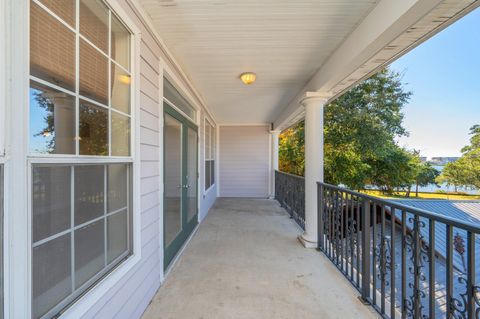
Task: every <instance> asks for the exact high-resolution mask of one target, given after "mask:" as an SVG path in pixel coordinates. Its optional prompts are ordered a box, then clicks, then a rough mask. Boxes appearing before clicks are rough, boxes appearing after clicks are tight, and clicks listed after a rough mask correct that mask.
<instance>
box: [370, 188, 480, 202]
mask: <svg viewBox="0 0 480 319" xmlns="http://www.w3.org/2000/svg"><path fill="white" fill-rule="evenodd" d="M361 192H362V193H365V194H368V195H372V196H376V197H381V198H407V197H405V192H394V193H393V194H392V195H389V194H384V193H382V192H381V191H378V190H362V191H361ZM408 198H409V199H448V200H480V195H469V194H464V193H421V192H419V193H418V197H415V192H411V193H410V197H408Z"/></svg>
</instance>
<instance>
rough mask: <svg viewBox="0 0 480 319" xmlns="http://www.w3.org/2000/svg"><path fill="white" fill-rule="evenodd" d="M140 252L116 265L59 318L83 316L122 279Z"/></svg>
mask: <svg viewBox="0 0 480 319" xmlns="http://www.w3.org/2000/svg"><path fill="white" fill-rule="evenodd" d="M140 259H141V256H140V254H134V255H132V256H131V257H130V258H129V259H127V260H126V261H124V262H123V264H121V265H119V266H117V268H116V269H114V270H113V271H112V272H111V273H109V274H108V275H106V276H105V277H104V278H103V279H102V280H101V281H100V282H99V283H98V284H96V285H95V286H94V287H93V288H91V289H90V290H88V291H87V292H86V293H85V295H83V296H81V297H80V298H79V299H78V300H77V301H76V302H74V303H73V304H72V305H71V306H70V307H68V308H67V309H66V310H65V312H64V313H63V314H62V315H61V316H60V318H80V317H83V316H84V315H85V314H86V313H87V312H88V311H89V310H90V309H91V308H92V307H93V306H95V304H96V303H97V302H98V301H99V300H100V299H101V298H102V297H105V296H106V295H107V293H108V292H109V291H110V290H111V289H112V288H113V287H114V286H115V285H116V284H117V283H119V282H120V281H121V280H122V279H124V278H125V277H126V275H127V274H128V272H129V271H131V270H132V269H133V268H134V267H135V266H136V265H137V264H138V263H139V262H140Z"/></svg>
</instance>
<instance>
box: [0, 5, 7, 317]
mask: <svg viewBox="0 0 480 319" xmlns="http://www.w3.org/2000/svg"><path fill="white" fill-rule="evenodd" d="M7 8H8V6H7V3H6V1H0V166H3V179H1V180H0V182H1V183H2V184H3V185H1V186H2V187H0V189H3V194H0V196H3V203H2V204H3V205H2V207H0V210H1V211H2V212H3V216H0V218H2V221H1V225H2V229H1V230H0V233H1V235H2V238H3V240H2V243H1V244H2V252H3V255H2V256H0V262H1V263H2V265H1V267H0V271H1V272H2V273H1V276H2V277H3V286H0V289H2V290H3V301H2V302H1V303H0V317H2V318H8V297H9V295H8V291H7V287H8V284H9V280H8V271H7V269H8V233H7V229H8V227H7V216H6V211H7V210H6V207H7V204H6V203H7V196H6V194H7V189H8V188H7V187H6V185H7V182H6V180H7V168H8V167H7V166H8V164H7V152H6V134H7V131H8V129H7V126H8V125H7V121H6V117H7V114H6V111H7V107H6V105H7V102H8V98H7V91H8V90H7V75H8V73H7V70H6V66H7V65H8V64H7V36H6V33H7V22H8V20H7V14H6V12H7Z"/></svg>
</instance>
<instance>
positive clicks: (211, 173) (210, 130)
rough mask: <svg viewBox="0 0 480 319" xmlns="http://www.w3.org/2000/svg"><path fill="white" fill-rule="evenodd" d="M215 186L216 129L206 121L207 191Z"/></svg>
mask: <svg viewBox="0 0 480 319" xmlns="http://www.w3.org/2000/svg"><path fill="white" fill-rule="evenodd" d="M214 184H215V128H214V127H213V125H212V124H211V123H210V122H209V121H208V120H207V119H205V191H207V190H208V189H210V187H212V186H213V185H214Z"/></svg>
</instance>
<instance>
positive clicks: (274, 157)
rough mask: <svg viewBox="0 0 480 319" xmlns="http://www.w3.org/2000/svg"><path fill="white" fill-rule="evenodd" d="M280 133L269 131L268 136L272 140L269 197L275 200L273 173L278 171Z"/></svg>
mask: <svg viewBox="0 0 480 319" xmlns="http://www.w3.org/2000/svg"><path fill="white" fill-rule="evenodd" d="M280 133H281V132H280V131H270V136H271V138H272V141H271V145H272V148H271V149H272V154H271V159H272V164H271V174H270V187H271V188H270V197H271V198H275V171H276V170H278V138H279V136H280Z"/></svg>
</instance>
